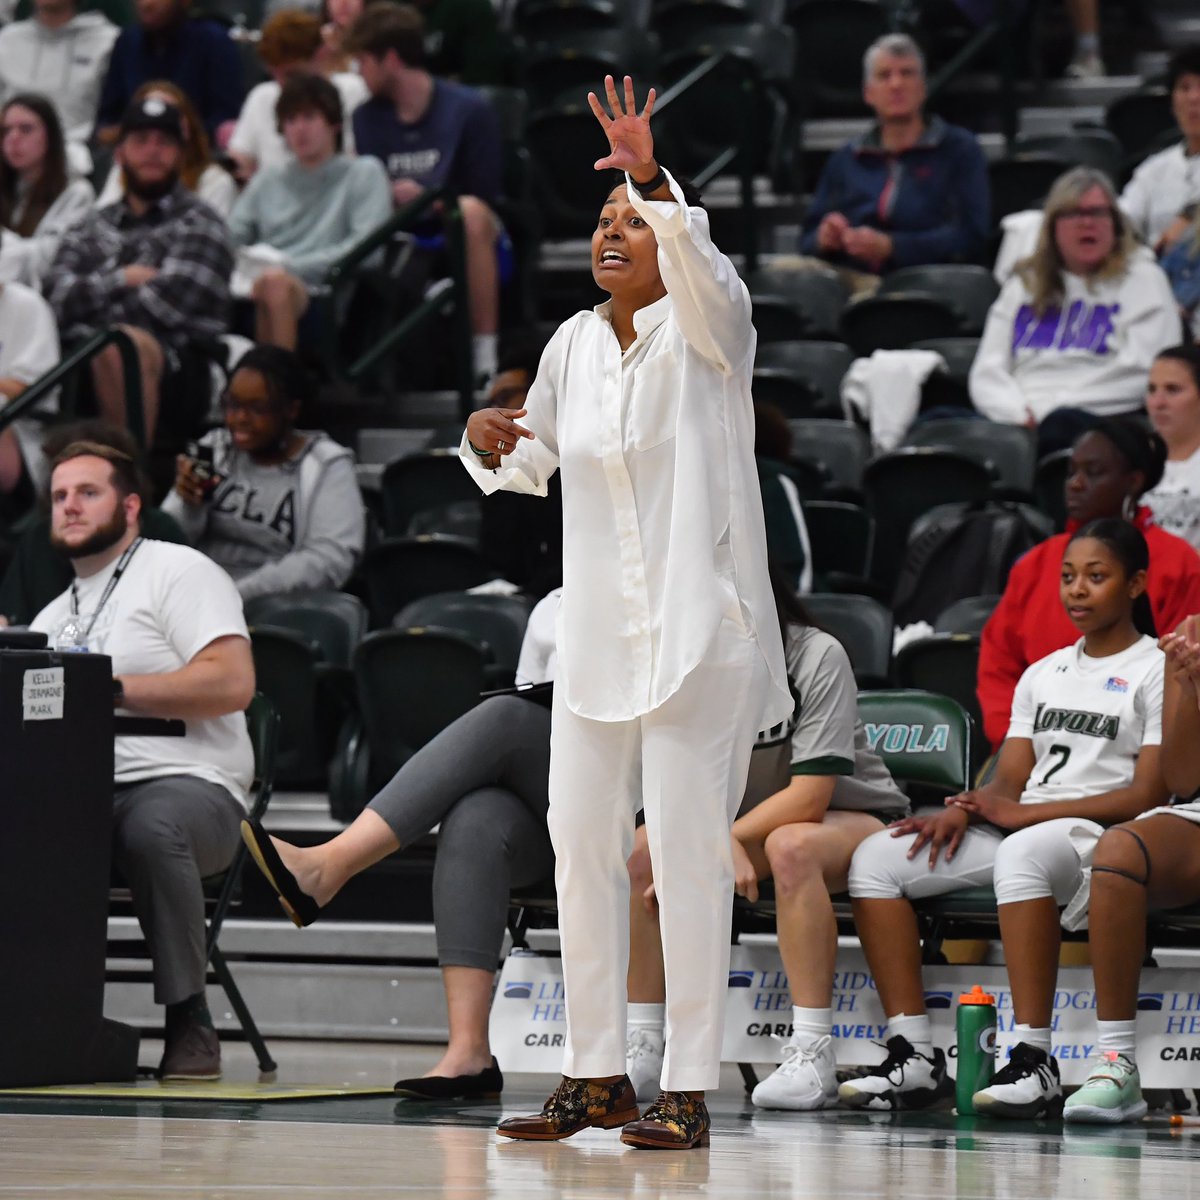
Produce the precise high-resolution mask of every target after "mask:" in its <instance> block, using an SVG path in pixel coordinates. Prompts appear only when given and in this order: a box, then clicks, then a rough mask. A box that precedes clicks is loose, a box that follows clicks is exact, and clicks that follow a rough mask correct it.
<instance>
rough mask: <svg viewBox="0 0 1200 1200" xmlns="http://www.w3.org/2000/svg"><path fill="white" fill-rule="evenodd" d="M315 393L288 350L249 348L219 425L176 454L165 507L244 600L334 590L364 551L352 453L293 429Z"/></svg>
mask: <svg viewBox="0 0 1200 1200" xmlns="http://www.w3.org/2000/svg"><path fill="white" fill-rule="evenodd" d="M314 393H315V385H314V383H313V379H312V376H311V375H310V374H309V372H308V371H307V370H306V369H305V367H304V366H303V365H302V364H301V362H300V360H299V359H298V358H297V357H296V355H295V354H293V353H292V352H291V351H289V350H282V349H280V348H279V347H277V346H255V347H254V349H252V350H250V351H248V352H247V353H246V354H245V356H244V357H243V358H242V359H241V361H240V362H239V363H238V366H237V369H236V370H235V371H234V373H233V378H232V379H231V380H230V381H229V388H228V390H227V391H226V393H225V396H224V399H223V401H222V407H223V410H224V413H225V424H224V426H223V427H221V428H219V429H214V430H213V431H212V432H211V433H207V434H205V435H204V437H203V438H201V439H200V443H199V447H200V449H199V452H198V453H197V454H196V455H195V456H191V455H181V456H180V457H179V459H178V460H177V464H176V465H177V474H176V477H175V486H174V488H173V490H172V491H171V493H170V495H168V496H167V498H166V500H164V501H163V506H162V507H163V509H164V510H165V511H166V512H168V513H170V515H171V516H173V517H174V518H175V519H176V520H177V521H178V522H179V524H180V525H181V526H182V528H183V531H184V533H185V534H186V536H187V538H188V540H189V541H190V542H191V544H192V545H193V546H195V547H196V548H197V549H198V550H200V551H202V552H203V553H204V554H207V555H208V556H209V558H211V559H213V561H214V562H217V563H219V564H220V565H221V566H222V567H224V568H225V570H226V571H228V572H229V574H230V575H232V576H233V579H234V582H235V583H236V584H237V588H238V591H239V592H240V593H241V595H242V599H243V600H250V599H252V598H254V597H255V596H265V595H278V594H279V593H284V592H301V591H308V590H310V589H313V588H339V587H341V586H342V584H343V583H345V582H346V579H347V578H348V577H349V575H350V572H351V570H352V569H353V567H354V564H355V562H356V561H357V559H358V557H359V555H360V554H361V553H362V548H363V537H364V515H363V505H362V499H361V496H360V494H359V490H358V483H357V480H356V479H355V475H354V455H353V454H352V452H351V451H350V450H348V449H346V447H344V446H340V445H338V443H337V442H335V441H333V439H332V438H330V437H328V436H327V435H326V434H324V433H320V432H308V431H305V430H300V429H297V428H296V427H295V422H296V419H297V417H298V416H299V414H300V411H301V409H302V408H303V407H304V406H305V405H306V404H307V403H309V402H311V400H312V398H313V396H314ZM210 454H211V462H210V461H209V455H210Z"/></svg>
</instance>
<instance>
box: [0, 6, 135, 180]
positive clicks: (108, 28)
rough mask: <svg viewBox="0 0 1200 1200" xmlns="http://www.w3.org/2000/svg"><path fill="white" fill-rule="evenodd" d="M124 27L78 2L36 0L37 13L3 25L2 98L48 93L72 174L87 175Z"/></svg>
mask: <svg viewBox="0 0 1200 1200" xmlns="http://www.w3.org/2000/svg"><path fill="white" fill-rule="evenodd" d="M120 32H121V31H120V30H119V29H118V28H117V27H116V26H115V25H114V24H113V23H112V22H111V21H110V20H109V19H108V18H107V17H106V16H105V15H104V14H103V13H100V12H79V11H78V6H77V4H76V3H75V0H34V3H33V15H32V16H31V17H29V18H28V19H26V20H24V21H14V22H13V23H12V24H11V25H6V26H5V27H4V28H3V29H0V102H5V101H8V100H10V99H12V97H13V96H15V95H16V94H17V93H18V92H42V93H43V94H45V95H46V96H48V97H50V99H51V100H52V101H53V103H54V106H55V108H56V109H57V110H58V115H59V118H60V120H61V121H62V126H63V132H64V133H65V134H66V137H67V145H68V153H69V157H70V160H71V168H72V173H73V174H78V175H88V174H90V173H91V170H92V156H91V154H90V153H89V151H88V147H87V143H88V139H89V138H90V137H91V136H92V126H93V125H94V124H95V123H96V106H97V105H98V104H99V103H100V88H101V86H102V85H103V83H104V76H105V73H106V72H107V70H108V60H109V56H110V55H111V54H112V48H113V42H115V41H116V40H117V34H118V33H120Z"/></svg>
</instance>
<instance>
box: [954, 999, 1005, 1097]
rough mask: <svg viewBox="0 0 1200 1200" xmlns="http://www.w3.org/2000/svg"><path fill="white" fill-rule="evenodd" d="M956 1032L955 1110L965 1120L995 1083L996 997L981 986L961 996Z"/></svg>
mask: <svg viewBox="0 0 1200 1200" xmlns="http://www.w3.org/2000/svg"><path fill="white" fill-rule="evenodd" d="M955 1028H956V1031H957V1033H958V1063H957V1066H956V1068H955V1071H956V1074H955V1093H954V1094H955V1107H956V1108H957V1109H958V1112H959V1113H960V1114H961V1115H962V1116H970V1115H972V1114H974V1112H975V1105H974V1103H973V1097H974V1095H975V1093H976V1092H978V1091H979V1090H980V1089H981V1088H985V1087H987V1085H988V1084H989V1083H991V1082H992V1075H993V1074H994V1073H995V1070H996V997H995V996H989V995H988V994H987V992H985V991H984V990H983V988H981V987H980V986H979V984H976V985H975V986H974V987H973V988H972V989H971V990H970V991H969V992H968V993H967V994H966V995H965V996H959V998H958V1015H957V1017H956V1020H955Z"/></svg>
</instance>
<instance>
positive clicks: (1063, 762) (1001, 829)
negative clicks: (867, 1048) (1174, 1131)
mask: <svg viewBox="0 0 1200 1200" xmlns="http://www.w3.org/2000/svg"><path fill="white" fill-rule="evenodd" d="M1148 563H1149V552H1148V551H1147V549H1146V541H1145V538H1143V536H1142V534H1141V533H1140V532H1139V531H1138V530H1137V529H1136V528H1135V527H1134V526H1133V525H1131V524H1129V523H1128V522H1126V521H1121V520H1113V519H1104V520H1098V521H1092V522H1089V523H1088V524H1087V525H1085V526H1084V527H1083V528H1082V529H1080V530H1079V532H1078V533H1077V534H1076V535H1075V536H1074V537H1073V538H1072V539H1071V541H1070V542H1068V543H1067V546H1066V549H1065V551H1064V552H1063V563H1062V581H1061V585H1060V586H1061V595H1062V601H1063V605H1064V606H1065V608H1066V610H1067V615H1068V616H1069V617H1070V618H1071V621H1072V623H1073V624H1074V625H1075V626H1076V628H1077V629H1078V630H1079V631H1080V632H1081V633H1082V634H1083V637H1082V638H1081V639H1080V640H1079V641H1078V642H1076V643H1075V644H1074V645H1073V646H1067V647H1065V648H1064V649H1061V650H1056V651H1054V653H1053V654H1049V655H1047V656H1046V657H1045V658H1043V659H1040V660H1039V661H1038V662H1035V663H1034V664H1033V665H1032V666H1031V667H1029V668H1028V669H1027V670H1026V671H1025V673H1024V675H1022V676H1021V680H1020V682H1019V683H1018V684H1017V689H1016V693H1015V695H1014V696H1013V707H1012V721H1011V723H1010V725H1009V730H1008V737H1007V739H1006V741H1005V742H1004V745H1003V746H1002V747H1001V749H1000V757H999V760H998V763H997V766H996V771H995V775H994V776H993V778H992V780H991V782H989V783H987V784H985V785H984V786H983V787H981V788H978V789H976V790H974V791H969V792H964V793H962V794H961V795H958V796H952V797H950V799H948V800H947V801H946V807H945V809H944V810H943V811H942V812H940V813H936V814H927V815H917V816H915V817H910V818H908V819H907V820H905V821H901V822H899V823H898V824H897V825H896V826H894V827H893V828H892V829H891V830H885V831H883V832H881V833H877V834H875V835H873V836H872V837H870V838H868V839H867V840H866V841H865V842H863V844H862V845H861V846H859V848H858V849H857V850H856V851H855V854H854V859H853V861H852V863H851V866H850V895H851V898H852V899H853V902H854V919H855V923H856V925H857V927H858V934H859V937H860V938H861V940H862V944H863V950H864V951H865V952H866V955H867V961H868V963H869V964H870V967H871V971H872V973H873V974H874V976H875V984H876V986H877V988H878V989H879V998H880V1000H881V1002H882V1004H883V1010H884V1013H885V1014H886V1016H887V1020H888V1032H889V1035H890V1036H889V1038H888V1042H887V1051H888V1054H887V1058H886V1060H885V1061H884V1062H883V1063H882V1064H881V1065H880V1066H878V1067H876V1068H874V1069H873V1071H872V1073H871V1074H868V1075H865V1076H863V1077H862V1078H860V1079H852V1080H849V1081H847V1082H846V1083H843V1084H842V1085H841V1087H840V1089H839V1095H840V1098H841V1100H842V1102H843V1103H845V1104H847V1105H850V1106H851V1107H854V1108H863V1107H869V1108H885V1109H890V1108H897V1107H911V1108H919V1107H924V1106H927V1105H929V1104H933V1103H935V1102H937V1101H938V1100H940V1099H942V1098H943V1097H944V1096H947V1095H949V1093H950V1091H951V1090H952V1081H951V1080H950V1078H949V1077H948V1076H947V1074H946V1064H945V1057H944V1055H943V1054H942V1052H941V1051H940V1050H934V1049H933V1043H932V1040H931V1033H930V1022H929V1017H928V1015H927V1013H926V1011H925V999H924V989H923V986H922V982H921V951H920V941H919V937H918V932H917V921H916V914H915V913H914V911H913V907H912V901H913V900H919V899H924V898H926V897H929V896H938V895H944V894H946V893H948V892H954V891H958V890H960V889H962V888H967V887H984V886H987V885H989V884H990V885H992V886H994V887H995V890H996V899H997V902H998V905H999V911H1000V933H1001V936H1002V938H1003V940H1004V952H1005V962H1006V963H1007V964H1008V972H1009V980H1010V982H1011V984H1012V991H1013V1009H1014V1015H1015V1017H1016V1022H1017V1025H1016V1028H1017V1030H1018V1032H1019V1035H1020V1040H1019V1042H1018V1043H1017V1045H1015V1046H1014V1047H1013V1050H1012V1055H1011V1058H1010V1059H1009V1062H1008V1063H1007V1064H1006V1065H1005V1066H1004V1067H1002V1068H1001V1069H1000V1071H999V1072H997V1074H996V1077H995V1080H994V1081H993V1082H992V1084H991V1085H990V1086H989V1087H987V1088H985V1089H984V1090H983V1091H980V1092H977V1093H976V1094H975V1097H974V1100H975V1106H976V1108H978V1109H979V1111H981V1112H986V1113H988V1114H989V1115H991V1116H1012V1117H1034V1116H1044V1115H1048V1114H1051V1113H1054V1112H1056V1111H1057V1110H1058V1108H1059V1107H1060V1105H1061V1103H1062V1087H1061V1084H1060V1082H1059V1074H1058V1065H1057V1063H1056V1062H1055V1061H1054V1058H1053V1057H1052V1056H1051V1053H1050V1049H1051V1045H1050V1021H1051V1014H1052V1010H1053V1003H1054V987H1055V981H1056V977H1057V971H1058V951H1059V945H1060V941H1061V932H1060V916H1059V910H1060V909H1061V908H1064V907H1065V908H1066V912H1065V913H1064V914H1063V916H1062V918H1061V919H1062V921H1064V922H1065V923H1066V924H1067V925H1068V927H1070V928H1074V927H1076V926H1077V925H1079V924H1082V923H1083V922H1082V919H1081V916H1082V913H1083V912H1084V911H1085V906H1086V900H1087V885H1088V874H1089V867H1090V864H1091V857H1092V853H1093V851H1094V850H1095V846H1096V843H1097V841H1098V840H1099V839H1100V837H1101V835H1102V834H1103V832H1104V827H1105V826H1108V825H1115V824H1117V823H1118V822H1121V821H1128V820H1131V819H1132V818H1134V817H1136V816H1138V814H1140V813H1142V812H1145V811H1146V810H1147V809H1150V808H1153V807H1154V806H1155V805H1158V804H1161V803H1162V802H1163V801H1164V799H1165V798H1166V795H1167V789H1166V784H1165V783H1164V782H1163V777H1162V767H1161V763H1160V755H1159V746H1160V742H1161V740H1162V674H1163V666H1162V664H1163V656H1162V652H1161V651H1160V650H1159V649H1158V646H1157V644H1156V642H1155V639H1154V638H1153V637H1152V636H1149V634H1150V633H1151V632H1152V630H1153V617H1152V615H1151V613H1150V608H1149V604H1148V602H1147V600H1146V596H1145V591H1146V571H1147V567H1148ZM943 852H944V853H943Z"/></svg>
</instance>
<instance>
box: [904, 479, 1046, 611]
mask: <svg viewBox="0 0 1200 1200" xmlns="http://www.w3.org/2000/svg"><path fill="white" fill-rule="evenodd" d="M1053 533H1054V527H1053V525H1052V523H1051V521H1050V519H1049V518H1048V517H1047V516H1046V515H1045V514H1044V513H1042V512H1040V511H1039V510H1037V509H1036V508H1033V507H1031V506H1030V505H1028V504H1018V503H1015V502H1013V501H1006V500H979V501H975V502H973V503H959V504H942V505H939V506H938V507H937V508H935V509H932V510H930V511H929V512H928V513H926V514H925V515H924V516H922V517H920V518H918V520H917V521H916V522H915V523H914V525H913V527H912V530H911V531H910V533H909V536H908V547H907V549H906V550H905V553H904V563H903V566H902V567H901V568H900V576H899V578H898V579H897V580H896V591H895V594H894V595H893V598H892V611H893V612H894V613H895V615H896V625H897V627H901V628H902V627H903V626H905V625H911V624H913V623H914V622H915V621H928V622H929V623H930V624H931V625H932V624H933V622H934V621H935V620H937V618H938V616H939V614H941V613H942V612H944V611H945V610H946V609H947V608H948V607H949V606H950V605H951V604H953V603H954V602H955V601H956V600H962V599H964V598H965V597H967V596H983V595H989V594H999V593H1000V592H1003V591H1004V585H1005V584H1006V583H1007V582H1008V572H1009V571H1010V570H1011V568H1012V565H1013V563H1015V562H1016V561H1017V559H1018V558H1020V557H1021V555H1022V554H1024V553H1025V552H1026V551H1027V550H1031V549H1032V548H1033V547H1034V546H1036V545H1037V544H1038V543H1039V542H1043V541H1045V540H1046V538H1048V537H1050V536H1051V535H1052V534H1053Z"/></svg>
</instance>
